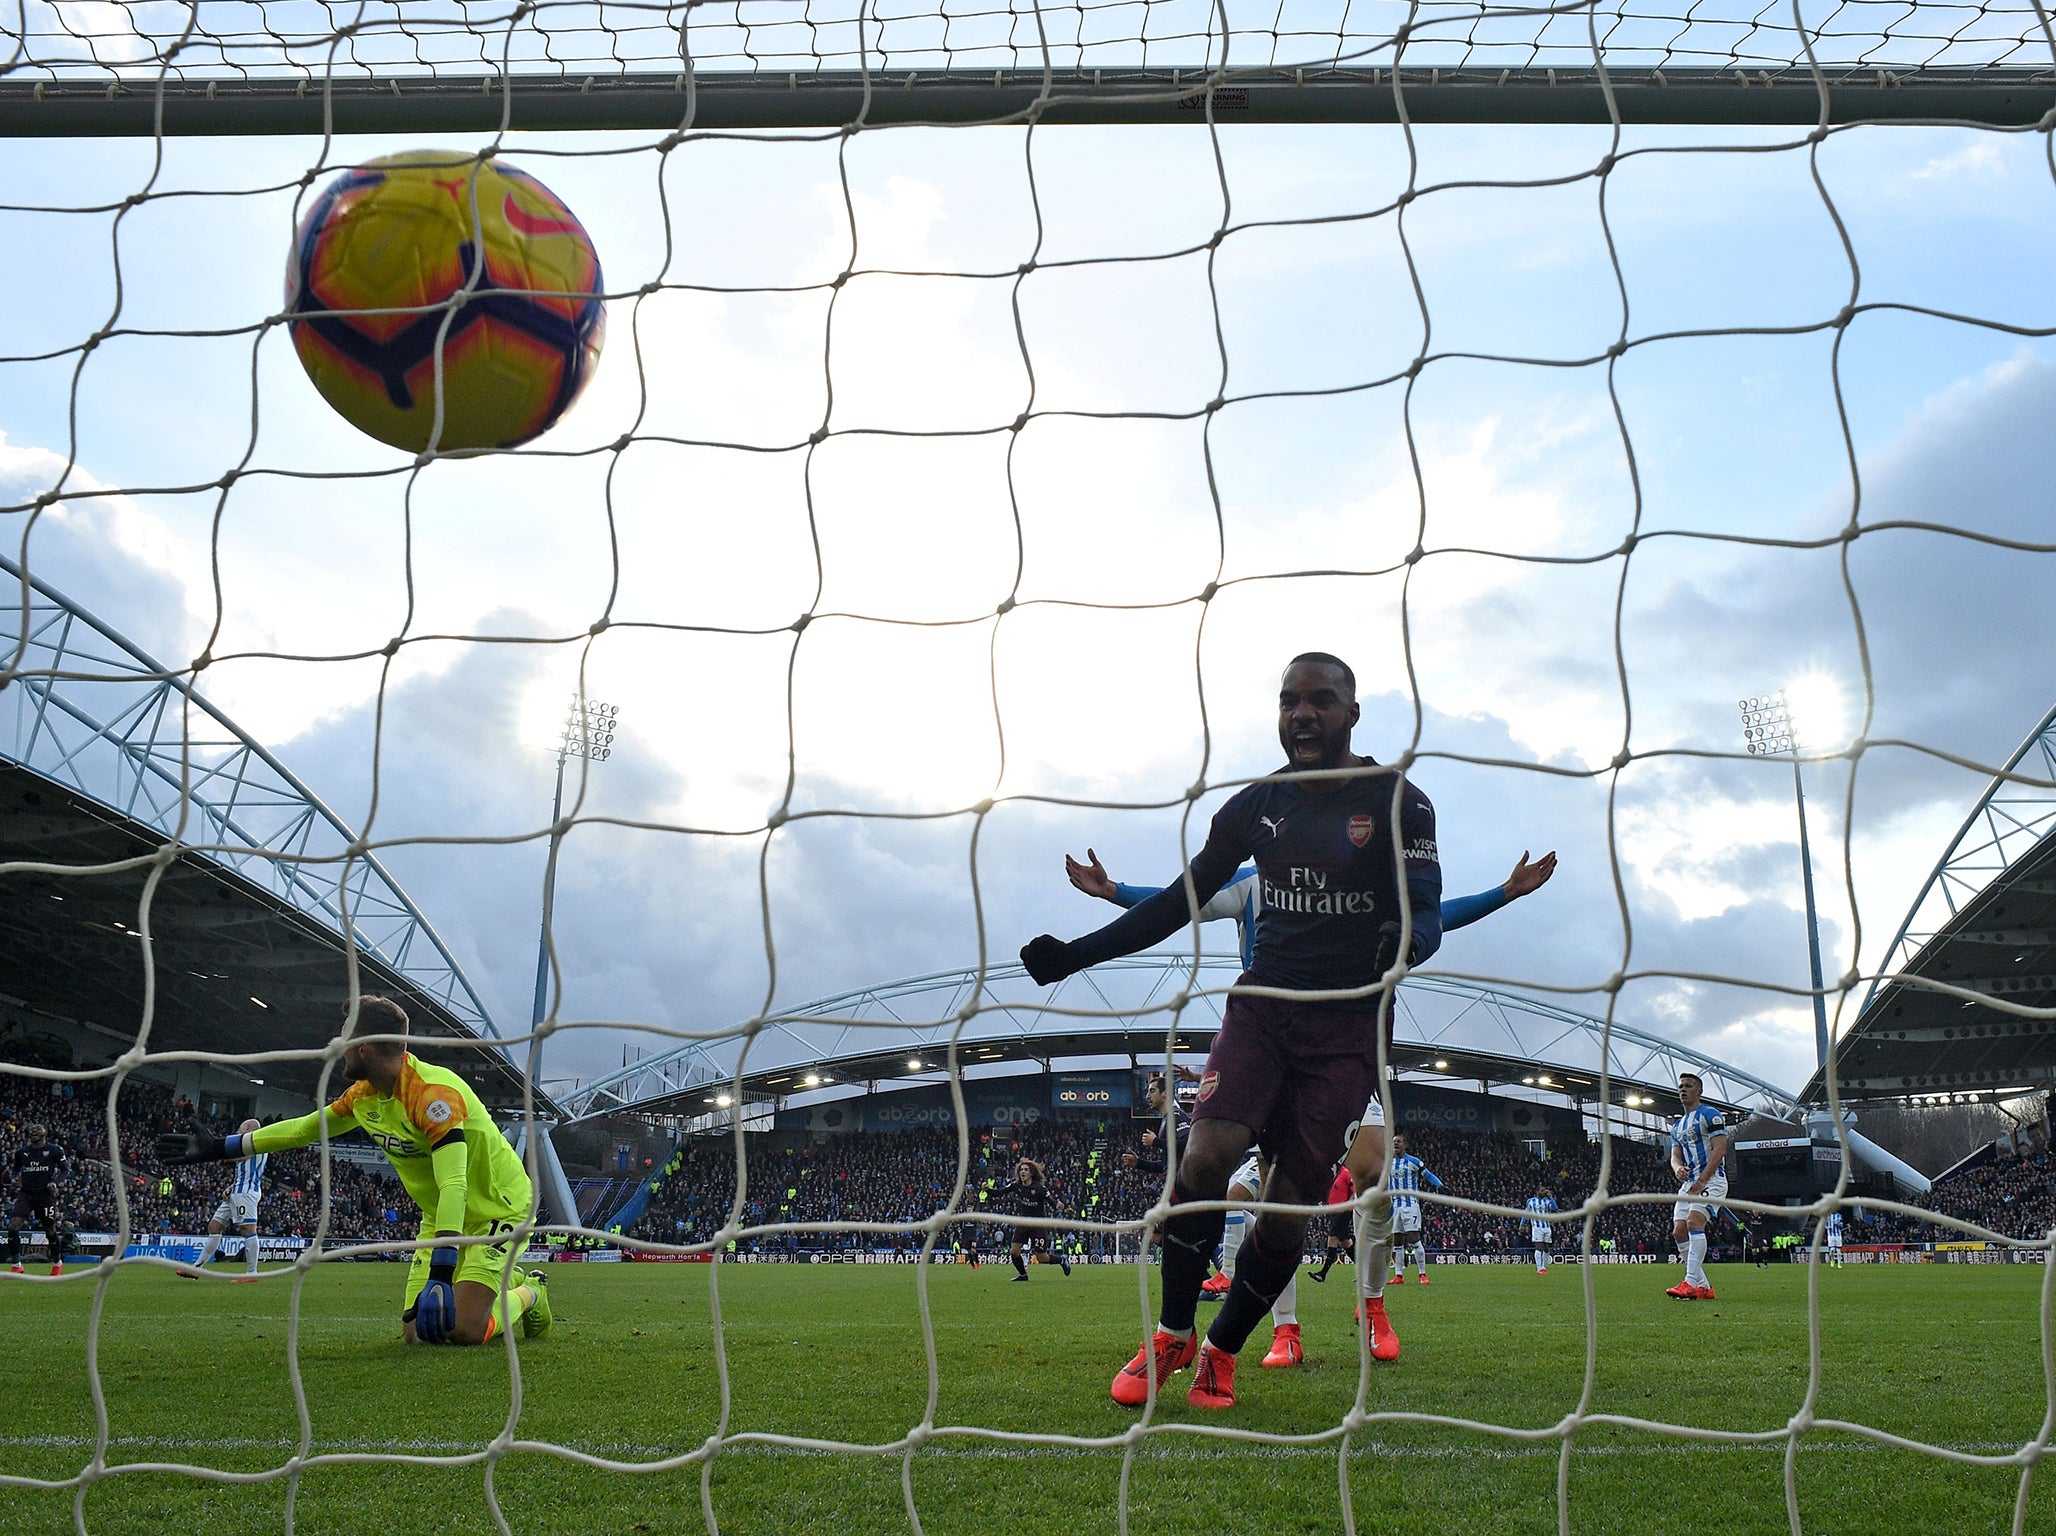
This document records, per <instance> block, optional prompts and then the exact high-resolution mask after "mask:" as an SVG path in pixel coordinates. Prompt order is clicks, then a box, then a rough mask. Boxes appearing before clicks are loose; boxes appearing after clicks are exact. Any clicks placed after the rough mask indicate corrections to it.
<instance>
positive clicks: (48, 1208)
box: [14, 1188, 57, 1221]
mask: <svg viewBox="0 0 2056 1536" xmlns="http://www.w3.org/2000/svg"><path fill="white" fill-rule="evenodd" d="M56 1209H57V1191H56V1190H55V1189H50V1188H45V1189H24V1190H22V1191H21V1192H20V1193H18V1194H17V1195H16V1196H15V1197H14V1219H15V1220H17V1221H42V1220H44V1219H46V1218H47V1217H48V1216H49V1215H50V1214H51V1212H53V1211H55V1210H56Z"/></svg>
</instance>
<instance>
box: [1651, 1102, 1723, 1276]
mask: <svg viewBox="0 0 2056 1536" xmlns="http://www.w3.org/2000/svg"><path fill="white" fill-rule="evenodd" d="M1705 1091H1706V1085H1705V1084H1704V1083H1702V1082H1701V1081H1700V1079H1699V1074H1698V1073H1696V1072H1681V1073H1679V1074H1678V1102H1679V1103H1680V1104H1681V1105H1683V1106H1684V1110H1685V1112H1684V1113H1683V1114H1682V1115H1680V1116H1678V1119H1677V1123H1676V1124H1675V1125H1673V1126H1672V1127H1671V1133H1670V1140H1671V1147H1670V1163H1671V1172H1672V1173H1674V1174H1676V1175H1677V1176H1678V1179H1679V1181H1680V1182H1679V1185H1678V1201H1677V1204H1676V1205H1674V1206H1672V1207H1671V1237H1672V1238H1673V1240H1674V1241H1676V1243H1677V1245H1678V1251H1679V1254H1680V1256H1681V1257H1682V1258H1683V1259H1684V1261H1685V1278H1684V1279H1682V1280H1680V1281H1679V1282H1678V1283H1677V1284H1676V1285H1674V1286H1672V1287H1671V1288H1670V1289H1669V1290H1667V1291H1665V1292H1664V1294H1665V1295H1666V1296H1670V1297H1674V1298H1675V1299H1677V1300H1679V1301H1712V1300H1713V1299H1714V1296H1713V1287H1712V1286H1711V1285H1709V1284H1708V1283H1707V1280H1706V1224H1707V1222H1709V1221H1711V1220H1712V1219H1713V1211H1714V1207H1715V1206H1717V1205H1719V1204H1720V1202H1721V1199H1722V1197H1723V1196H1725V1195H1726V1194H1727V1192H1728V1176H1727V1174H1726V1173H1725V1172H1723V1171H1722V1168H1721V1165H1722V1163H1723V1162H1724V1161H1725V1160H1726V1159H1727V1155H1728V1137H1727V1133H1726V1132H1725V1131H1723V1130H1722V1129H1721V1123H1720V1112H1719V1111H1718V1110H1716V1109H1714V1108H1713V1107H1712V1106H1711V1105H1710V1104H1707V1103H1705V1102H1704V1101H1703V1100H1702V1099H1701V1098H1700V1095H1701V1094H1703V1093H1704V1092H1705Z"/></svg>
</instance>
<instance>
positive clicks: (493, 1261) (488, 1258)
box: [400, 1221, 521, 1312]
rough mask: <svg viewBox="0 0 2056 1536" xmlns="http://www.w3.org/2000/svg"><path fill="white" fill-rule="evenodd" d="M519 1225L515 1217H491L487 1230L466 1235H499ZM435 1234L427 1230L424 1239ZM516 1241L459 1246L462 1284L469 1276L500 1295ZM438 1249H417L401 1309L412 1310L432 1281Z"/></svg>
mask: <svg viewBox="0 0 2056 1536" xmlns="http://www.w3.org/2000/svg"><path fill="white" fill-rule="evenodd" d="M515 1225H516V1223H514V1222H512V1221H489V1222H487V1223H486V1229H485V1231H484V1232H482V1233H477V1234H473V1233H470V1232H467V1233H465V1234H464V1235H465V1236H466V1237H471V1236H474V1235H476V1236H481V1237H499V1236H500V1235H501V1234H503V1233H509V1232H512V1231H513V1230H514V1228H515ZM433 1235H434V1234H432V1233H424V1234H423V1237H422V1240H423V1241H424V1242H426V1241H427V1240H428V1239H429V1238H430V1237H431V1236H433ZM513 1245H514V1240H513V1239H512V1238H506V1239H504V1240H503V1241H501V1242H497V1243H467V1244H465V1246H463V1247H462V1248H459V1249H458V1250H457V1283H458V1284H459V1285H461V1284H463V1283H464V1282H465V1281H466V1280H469V1281H471V1282H472V1283H473V1284H474V1285H483V1286H485V1287H487V1288H488V1289H490V1290H491V1291H492V1293H493V1294H494V1295H495V1296H497V1295H499V1294H500V1279H501V1276H503V1275H504V1274H505V1273H506V1271H507V1253H508V1250H509V1249H511V1248H512V1247H513ZM434 1252H435V1250H434V1248H433V1247H432V1246H431V1247H427V1248H417V1249H415V1250H414V1262H413V1263H412V1264H410V1265H409V1266H408V1267H407V1296H406V1299H405V1300H404V1301H402V1302H401V1303H400V1309H401V1311H403V1312H406V1311H411V1310H412V1309H413V1307H414V1300H415V1298H416V1297H418V1296H419V1295H420V1294H421V1288H422V1287H423V1286H424V1285H426V1284H428V1267H429V1265H430V1263H431V1262H432V1261H433V1258H434ZM514 1283H515V1284H516V1285H519V1284H520V1283H521V1272H520V1271H519V1270H518V1269H517V1270H516V1271H515V1272H514Z"/></svg>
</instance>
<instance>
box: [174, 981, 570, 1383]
mask: <svg viewBox="0 0 2056 1536" xmlns="http://www.w3.org/2000/svg"><path fill="white" fill-rule="evenodd" d="M344 1016H345V1026H346V1029H347V1031H348V1038H349V1044H348V1045H347V1046H345V1047H344V1050H343V1057H342V1069H343V1076H344V1077H345V1078H346V1079H348V1081H349V1084H350V1086H349V1087H348V1088H347V1089H345V1090H344V1092H343V1095H342V1097H340V1098H339V1099H337V1100H336V1101H335V1102H334V1103H333V1104H331V1105H329V1106H328V1107H327V1108H326V1109H318V1110H316V1111H315V1112H314V1113H313V1114H311V1115H303V1116H301V1117H300V1118H299V1119H297V1120H282V1121H280V1122H278V1123H277V1124H276V1125H266V1126H260V1127H258V1128H257V1129H256V1130H254V1131H249V1132H246V1133H238V1134H236V1135H234V1136H227V1137H222V1136H215V1135H212V1134H209V1133H207V1132H204V1131H201V1132H189V1131H175V1132H170V1133H167V1134H165V1135H162V1136H159V1137H158V1138H157V1156H158V1157H159V1158H160V1159H161V1160H162V1161H164V1162H167V1163H205V1162H216V1161H220V1160H222V1159H226V1158H237V1157H244V1156H247V1155H248V1154H250V1153H252V1152H283V1151H286V1150H288V1149H289V1148H293V1147H305V1146H311V1145H312V1144H313V1143H315V1142H317V1141H319V1140H320V1139H321V1135H322V1131H323V1129H324V1127H325V1128H326V1130H327V1132H328V1134H329V1136H330V1137H332V1138H333V1137H336V1136H340V1135H342V1134H343V1133H344V1132H345V1131H349V1130H353V1129H358V1128H361V1129H362V1130H363V1131H364V1132H365V1134H367V1135H368V1136H370V1138H371V1139H372V1140H373V1141H374V1142H376V1143H377V1144H378V1146H379V1147H380V1149H381V1150H383V1151H384V1153H385V1155H386V1158H387V1160H388V1161H390V1162H391V1163H392V1165H393V1171H394V1172H395V1173H396V1174H398V1175H399V1177H400V1182H401V1183H402V1184H403V1185H405V1186H406V1189H407V1193H408V1194H409V1195H411V1196H413V1198H414V1203H415V1204H416V1205H418V1206H420V1207H421V1242H422V1244H423V1246H422V1247H420V1248H418V1249H417V1250H415V1254H414V1263H413V1265H412V1266H411V1268H410V1269H409V1270H408V1273H407V1296H406V1301H405V1304H404V1305H405V1310H404V1311H403V1312H402V1313H401V1314H400V1321H401V1325H402V1330H403V1333H404V1336H405V1338H406V1340H407V1342H408V1343H410V1344H412V1343H416V1342H419V1343H423V1344H483V1343H485V1342H486V1341H487V1340H489V1339H493V1338H496V1337H498V1336H499V1334H500V1331H501V1330H502V1329H505V1328H511V1327H513V1326H514V1324H515V1323H516V1322H517V1321H518V1322H519V1323H520V1324H521V1331H522V1333H523V1334H524V1335H525V1336H526V1337H528V1338H531V1339H533V1338H538V1337H540V1336H541V1335H543V1334H545V1333H548V1332H549V1330H550V1323H551V1322H552V1320H553V1319H552V1316H551V1312H550V1293H549V1287H548V1283H547V1277H546V1276H545V1275H544V1274H543V1272H542V1271H541V1270H539V1269H532V1270H528V1271H525V1272H524V1271H522V1270H518V1269H517V1270H513V1271H511V1273H510V1271H509V1269H508V1266H507V1260H508V1253H507V1250H508V1246H509V1244H510V1243H511V1242H513V1241H514V1239H513V1238H512V1237H511V1236H509V1235H508V1234H511V1233H512V1232H513V1231H514V1229H515V1227H516V1226H518V1225H519V1224H520V1223H521V1222H523V1221H526V1220H527V1219H528V1217H529V1213H530V1211H531V1210H532V1209H533V1206H534V1196H533V1193H532V1191H531V1190H530V1188H529V1182H528V1170H527V1169H526V1168H524V1167H522V1165H521V1159H520V1157H519V1156H517V1155H516V1153H515V1151H514V1149H513V1148H512V1147H511V1146H509V1145H508V1144H507V1138H506V1137H504V1136H502V1135H501V1134H500V1128H499V1127H498V1126H496V1125H494V1124H493V1122H492V1117H491V1116H490V1115H489V1114H487V1113H486V1109H485V1106H484V1105H483V1104H482V1103H480V1102H479V1098H478V1095H477V1094H475V1093H473V1092H472V1091H471V1087H470V1085H469V1084H468V1083H466V1082H465V1081H464V1080H463V1079H462V1078H461V1077H459V1076H458V1075H457V1074H456V1073H454V1072H452V1071H449V1070H448V1069H447V1068H444V1067H437V1066H431V1065H430V1064H429V1063H427V1062H425V1061H421V1060H419V1059H418V1058H416V1057H415V1055H414V1054H413V1053H412V1052H411V1051H409V1050H408V1049H407V1046H406V1040H405V1036H406V1033H407V1014H406V1011H405V1010H404V1009H402V1008H401V1007H400V1005H399V1004H398V1003H395V1002H393V1001H391V1000H390V999H388V998H383V997H363V998H360V999H358V1003H357V1010H356V1015H355V1019H354V1022H352V1021H351V1020H350V1010H349V1008H348V1006H347V1005H345V1007H344ZM373 1037H380V1038H373ZM456 1238H475V1239H494V1238H498V1239H500V1240H499V1241H481V1242H465V1243H460V1242H456V1241H453V1239H456ZM508 1279H511V1280H513V1281H514V1282H515V1283H514V1284H513V1285H511V1286H510V1287H508V1289H507V1291H506V1294H505V1296H504V1297H503V1296H502V1295H501V1286H502V1283H503V1282H504V1281H506V1280H508Z"/></svg>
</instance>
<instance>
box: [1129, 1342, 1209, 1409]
mask: <svg viewBox="0 0 2056 1536" xmlns="http://www.w3.org/2000/svg"><path fill="white" fill-rule="evenodd" d="M1198 1353H1199V1340H1198V1339H1196V1338H1193V1339H1181V1338H1179V1337H1178V1335H1177V1334H1175V1333H1166V1332H1165V1331H1164V1330H1163V1329H1161V1328H1159V1329H1157V1331H1156V1332H1155V1333H1154V1334H1152V1335H1151V1336H1150V1340H1149V1342H1148V1343H1147V1344H1145V1345H1143V1346H1142V1348H1140V1349H1138V1350H1136V1351H1135V1358H1134V1359H1133V1360H1130V1361H1129V1362H1128V1363H1127V1364H1126V1365H1124V1366H1122V1367H1121V1374H1120V1375H1118V1376H1116V1377H1115V1378H1114V1387H1113V1393H1114V1401H1115V1402H1117V1403H1119V1404H1120V1405H1121V1406H1122V1407H1123V1408H1140V1407H1141V1406H1142V1405H1143V1404H1144V1403H1146V1402H1148V1401H1149V1363H1150V1356H1151V1355H1152V1354H1154V1355H1155V1356H1156V1384H1157V1386H1158V1387H1159V1388H1161V1387H1162V1386H1163V1384H1164V1383H1165V1382H1167V1381H1169V1380H1170V1379H1171V1378H1172V1377H1173V1376H1174V1375H1176V1374H1177V1373H1178V1372H1179V1371H1182V1370H1184V1369H1185V1367H1186V1366H1188V1365H1190V1364H1192V1357H1193V1356H1194V1355H1196V1354H1198Z"/></svg>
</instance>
